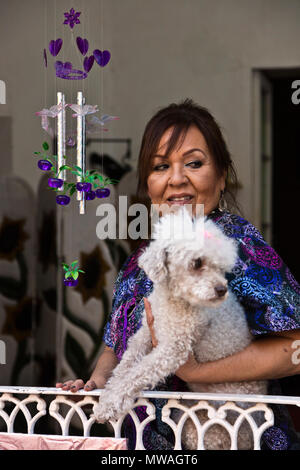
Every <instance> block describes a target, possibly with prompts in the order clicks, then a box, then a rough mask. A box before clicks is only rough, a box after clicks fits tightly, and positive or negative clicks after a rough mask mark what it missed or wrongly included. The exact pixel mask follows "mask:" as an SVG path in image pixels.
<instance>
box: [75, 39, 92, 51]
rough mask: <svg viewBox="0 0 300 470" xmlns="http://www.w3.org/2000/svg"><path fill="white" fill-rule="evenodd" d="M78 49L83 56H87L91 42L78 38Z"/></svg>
mask: <svg viewBox="0 0 300 470" xmlns="http://www.w3.org/2000/svg"><path fill="white" fill-rule="evenodd" d="M76 42H77V47H78V49H79V50H80V52H81V54H82V55H85V54H86V53H87V51H88V50H89V41H88V40H87V39H82V38H81V37H80V36H78V37H77V38H76Z"/></svg>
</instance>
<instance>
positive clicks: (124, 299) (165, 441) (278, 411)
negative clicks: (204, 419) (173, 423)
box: [104, 209, 300, 450]
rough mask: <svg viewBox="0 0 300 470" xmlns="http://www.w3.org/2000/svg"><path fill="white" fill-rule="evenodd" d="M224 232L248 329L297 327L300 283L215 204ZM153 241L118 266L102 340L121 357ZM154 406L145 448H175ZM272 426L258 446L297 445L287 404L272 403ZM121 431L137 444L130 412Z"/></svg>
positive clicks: (246, 226) (171, 383) (143, 293)
mask: <svg viewBox="0 0 300 470" xmlns="http://www.w3.org/2000/svg"><path fill="white" fill-rule="evenodd" d="M208 218H210V219H212V220H213V221H214V222H215V223H216V224H217V225H219V227H220V228H221V229H222V230H223V232H224V233H225V235H227V236H228V237H231V238H234V239H235V240H236V241H237V242H238V260H237V262H236V265H235V267H234V269H233V270H232V272H230V273H228V274H227V279H228V285H229V288H230V289H231V291H232V292H233V293H234V294H235V295H236V296H237V298H238V300H239V301H240V303H241V304H242V305H243V307H244V309H245V313H246V316H247V321H248V325H249V329H250V331H251V333H252V334H253V335H254V336H257V335H265V334H268V333H269V332H278V331H284V330H293V329H298V328H300V295H299V294H300V286H299V284H298V283H297V282H296V280H295V279H294V277H293V275H292V274H291V272H290V270H289V269H288V267H287V266H286V265H285V264H284V262H283V261H282V259H281V258H280V257H279V256H278V254H277V253H276V252H275V250H274V249H273V248H272V247H270V246H269V245H268V244H267V243H266V242H265V241H264V239H263V237H262V235H261V234H260V233H259V231H258V230H257V229H256V228H255V227H254V226H253V225H252V224H251V223H249V222H248V221H247V220H245V219H243V218H242V217H240V216H238V215H235V214H231V213H229V212H227V211H226V212H221V211H219V210H218V209H217V210H215V211H213V212H212V213H211V214H209V216H208ZM150 241H151V240H144V241H142V242H141V244H140V245H139V247H138V249H137V250H136V251H135V252H134V253H132V254H131V255H130V256H129V257H128V258H127V260H126V261H125V263H124V264H123V266H122V269H121V270H120V272H119V274H118V276H117V279H116V281H115V285H114V291H113V302H112V311H111V314H110V317H109V320H108V322H107V324H106V326H105V332H104V341H105V343H106V344H107V346H109V347H110V348H112V349H113V350H114V351H115V354H116V356H117V357H118V359H119V360H120V359H121V358H122V355H123V353H124V351H125V350H126V345H127V341H128V339H129V338H130V337H131V336H132V335H133V334H134V333H135V332H136V331H137V330H138V329H139V328H140V326H141V320H142V312H143V309H144V302H143V297H148V296H149V295H150V293H151V291H152V289H153V283H152V281H151V280H150V279H149V278H147V276H146V274H145V272H144V271H143V270H142V269H141V268H139V266H138V264H137V260H138V257H139V255H140V253H141V250H142V249H143V248H145V247H146V246H147V245H148V244H149V243H150ZM156 390H169V391H170V390H172V391H179V390H180V391H186V390H187V387H186V384H185V383H184V382H183V381H181V380H180V379H179V378H178V377H176V376H175V375H174V376H170V377H168V379H167V380H166V382H165V383H164V384H162V385H161V386H158V387H157V388H156ZM269 394H271V395H280V394H281V392H280V386H279V382H278V381H275V380H270V381H269ZM151 401H152V402H153V403H154V404H155V407H156V421H155V422H153V423H149V424H148V425H147V426H146V427H145V430H144V436H143V442H144V446H145V448H146V449H147V450H163V449H173V446H174V436H173V432H172V430H171V429H170V428H169V426H167V425H166V424H165V423H163V422H162V421H161V409H162V407H163V406H164V405H165V403H166V400H162V399H156V400H151ZM272 409H273V412H274V417H275V423H274V426H272V427H271V428H269V429H267V430H266V431H265V432H264V433H263V435H262V442H261V447H262V449H265V450H268V449H271V450H292V449H297V450H299V449H300V442H299V440H298V438H297V434H296V433H295V431H294V429H293V425H292V422H291V419H290V416H289V414H288V412H287V410H286V408H285V407H283V406H279V405H276V406H275V405H274V406H273V405H272ZM136 410H138V417H139V419H140V421H142V420H143V419H145V418H146V417H147V414H146V411H145V407H139V408H137V409H136ZM125 434H126V437H127V438H128V445H129V448H130V449H134V447H135V431H134V426H133V423H132V421H131V418H130V417H127V418H126V425H125Z"/></svg>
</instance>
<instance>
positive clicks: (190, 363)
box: [175, 354, 199, 382]
mask: <svg viewBox="0 0 300 470" xmlns="http://www.w3.org/2000/svg"><path fill="white" fill-rule="evenodd" d="M197 369H199V363H198V362H197V361H196V359H195V356H194V354H190V355H189V358H188V360H187V362H186V363H185V364H183V365H182V366H181V367H179V369H177V371H176V372H175V375H177V377H179V378H180V379H181V380H183V381H184V382H193V378H194V377H195V372H196V371H197Z"/></svg>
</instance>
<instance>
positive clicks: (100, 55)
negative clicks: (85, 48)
mask: <svg viewBox="0 0 300 470" xmlns="http://www.w3.org/2000/svg"><path fill="white" fill-rule="evenodd" d="M93 54H94V57H95V60H96V62H97V64H99V65H100V67H105V65H107V64H108V62H109V60H110V52H109V51H103V52H102V51H99V49H95V50H94V52H93Z"/></svg>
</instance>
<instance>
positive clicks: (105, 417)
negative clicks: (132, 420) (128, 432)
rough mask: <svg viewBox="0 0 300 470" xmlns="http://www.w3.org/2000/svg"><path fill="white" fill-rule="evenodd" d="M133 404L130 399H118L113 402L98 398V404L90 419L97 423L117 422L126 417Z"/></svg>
mask: <svg viewBox="0 0 300 470" xmlns="http://www.w3.org/2000/svg"><path fill="white" fill-rule="evenodd" d="M133 403H134V400H132V399H128V398H127V399H125V398H124V397H119V398H118V399H115V400H111V399H110V400H109V399H102V397H101V396H100V400H99V403H98V404H97V405H95V406H94V409H93V411H94V414H93V415H92V417H94V418H95V419H96V421H97V422H98V423H105V422H106V421H118V420H119V419H120V418H121V417H122V416H124V415H126V414H127V412H128V411H129V410H130V408H131V407H132V405H133Z"/></svg>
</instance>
